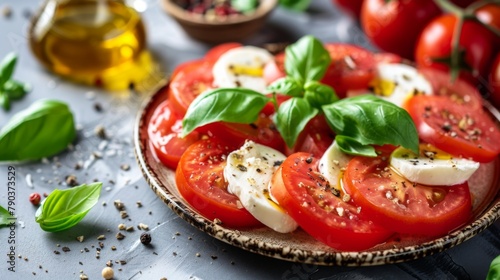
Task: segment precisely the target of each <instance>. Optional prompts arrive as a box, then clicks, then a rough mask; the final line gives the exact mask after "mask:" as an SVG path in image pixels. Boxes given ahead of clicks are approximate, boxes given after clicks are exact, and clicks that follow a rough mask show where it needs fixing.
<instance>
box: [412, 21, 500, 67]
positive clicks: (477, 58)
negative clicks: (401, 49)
mask: <svg viewBox="0 0 500 280" xmlns="http://www.w3.org/2000/svg"><path fill="white" fill-rule="evenodd" d="M456 23H457V18H456V17H455V16H454V15H451V14H447V15H442V16H439V17H437V18H435V19H434V20H432V21H431V22H430V23H429V24H428V25H427V26H426V27H425V29H424V30H423V31H422V33H421V35H420V38H419V40H418V42H417V47H416V50H415V61H416V62H417V64H418V65H420V66H426V67H435V68H438V69H442V70H449V63H448V62H437V61H436V59H438V60H447V61H449V59H450V55H451V50H452V44H451V42H452V37H453V33H454V29H455V25H456ZM494 39H495V38H494V36H493V34H492V33H491V32H490V31H489V30H487V29H486V28H485V27H483V26H481V24H479V23H477V22H474V21H471V20H466V21H465V22H464V24H463V27H462V33H461V36H460V47H461V48H463V51H464V52H465V53H464V54H463V55H464V56H463V60H464V61H463V62H464V63H465V64H466V67H470V68H471V69H472V70H473V71H472V75H473V76H478V75H481V76H482V77H487V71H488V70H489V66H490V63H491V59H492V55H493V50H494Z"/></svg>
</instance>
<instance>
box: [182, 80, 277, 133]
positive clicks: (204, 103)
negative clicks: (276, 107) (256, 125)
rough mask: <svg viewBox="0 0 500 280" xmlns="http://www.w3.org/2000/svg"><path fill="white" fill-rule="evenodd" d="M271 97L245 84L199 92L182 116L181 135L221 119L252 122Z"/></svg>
mask: <svg viewBox="0 0 500 280" xmlns="http://www.w3.org/2000/svg"><path fill="white" fill-rule="evenodd" d="M269 101H271V98H269V97H267V96H265V95H263V94H261V93H259V92H256V91H253V90H250V89H244V88H218V89H214V90H211V91H207V92H205V93H203V94H200V95H198V96H197V97H196V98H195V100H193V102H192V103H191V105H190V106H189V108H188V110H187V112H186V115H185V116H184V119H183V120H182V135H183V136H185V135H187V134H189V133H190V132H191V131H193V130H194V129H195V128H197V127H199V126H203V125H205V124H209V123H214V122H218V121H225V122H234V123H246V124H249V123H252V122H254V121H256V120H257V118H258V116H259V113H260V111H261V110H262V108H264V106H265V105H266V104H267V103H268V102H269Z"/></svg>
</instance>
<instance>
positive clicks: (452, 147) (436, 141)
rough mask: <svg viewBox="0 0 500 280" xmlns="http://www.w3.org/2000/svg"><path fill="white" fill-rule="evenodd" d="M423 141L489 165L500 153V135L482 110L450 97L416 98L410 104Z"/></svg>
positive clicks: (420, 96) (422, 96)
mask: <svg viewBox="0 0 500 280" xmlns="http://www.w3.org/2000/svg"><path fill="white" fill-rule="evenodd" d="M406 105H407V106H406V107H407V108H406V109H407V110H408V113H410V115H411V117H412V119H413V121H414V122H415V126H416V127H417V130H418V134H419V136H420V138H421V139H422V140H423V141H424V142H427V143H430V144H432V145H434V146H435V147H437V148H438V149H441V150H443V151H445V152H447V153H449V154H452V155H454V156H461V157H464V158H472V159H473V160H475V161H478V162H490V161H492V160H493V159H495V157H497V156H498V154H499V153H500V145H498V139H500V131H499V128H498V127H497V125H496V124H495V123H494V122H493V121H492V119H491V118H490V117H489V116H488V115H487V114H486V113H485V112H484V111H482V110H477V109H476V110H471V108H470V107H469V106H465V105H459V104H457V103H455V102H453V101H452V100H451V98H450V97H449V96H430V95H418V96H414V97H413V98H412V99H411V100H410V101H409V102H408V103H407V104H406Z"/></svg>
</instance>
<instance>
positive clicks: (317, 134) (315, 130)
mask: <svg viewBox="0 0 500 280" xmlns="http://www.w3.org/2000/svg"><path fill="white" fill-rule="evenodd" d="M334 139H335V133H334V132H333V130H332V129H331V128H330V127H329V126H328V123H327V122H326V119H325V116H324V115H318V116H316V117H314V118H313V119H312V120H310V121H309V123H308V124H307V126H306V127H305V128H304V130H303V131H302V132H301V133H300V134H299V137H298V138H297V141H296V142H295V145H294V146H293V147H292V148H289V147H287V146H286V147H285V154H286V155H291V154H293V153H296V152H305V153H310V154H313V155H314V156H315V157H318V158H319V157H321V156H323V154H324V153H325V151H326V150H327V149H328V147H330V145H331V144H332V143H333V140H334Z"/></svg>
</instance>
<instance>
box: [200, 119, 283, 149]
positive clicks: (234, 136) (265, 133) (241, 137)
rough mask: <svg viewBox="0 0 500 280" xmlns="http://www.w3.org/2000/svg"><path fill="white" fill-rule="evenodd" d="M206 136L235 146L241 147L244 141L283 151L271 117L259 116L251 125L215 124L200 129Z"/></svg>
mask: <svg viewBox="0 0 500 280" xmlns="http://www.w3.org/2000/svg"><path fill="white" fill-rule="evenodd" d="M201 131H204V132H206V133H207V134H208V135H215V136H219V135H220V136H221V137H220V138H221V141H224V142H227V143H229V144H232V145H235V146H238V147H240V146H242V145H243V144H244V143H245V140H252V141H254V142H256V143H259V144H262V145H265V146H268V147H271V148H274V149H276V150H278V151H283V148H284V146H285V142H284V140H283V138H282V137H281V135H280V133H279V132H278V130H277V129H276V126H275V124H274V122H273V121H272V119H271V116H268V115H265V114H260V116H259V118H258V119H257V121H255V122H254V123H252V124H241V123H229V122H216V123H212V124H209V125H206V126H205V127H203V128H202V129H201Z"/></svg>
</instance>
